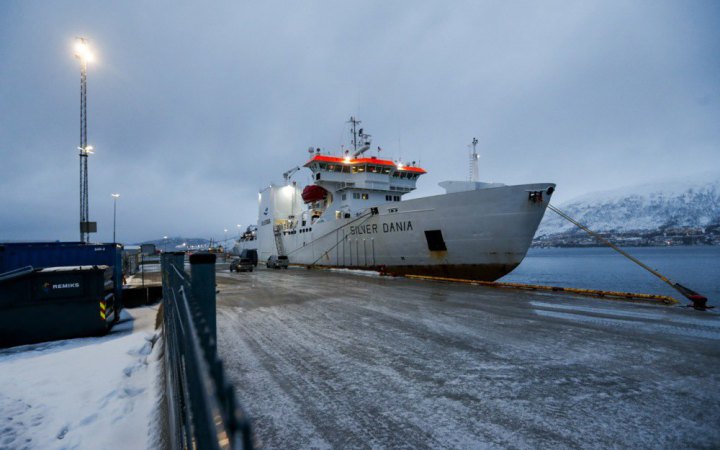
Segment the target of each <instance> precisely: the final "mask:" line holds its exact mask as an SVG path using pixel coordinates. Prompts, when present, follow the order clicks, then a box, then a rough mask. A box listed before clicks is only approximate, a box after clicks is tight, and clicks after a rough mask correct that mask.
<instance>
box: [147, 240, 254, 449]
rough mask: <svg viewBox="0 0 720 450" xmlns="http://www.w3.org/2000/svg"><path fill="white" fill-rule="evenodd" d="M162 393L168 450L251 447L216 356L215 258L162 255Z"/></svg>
mask: <svg viewBox="0 0 720 450" xmlns="http://www.w3.org/2000/svg"><path fill="white" fill-rule="evenodd" d="M161 264H162V284H163V326H164V356H163V358H164V361H163V363H164V365H165V391H166V392H165V394H166V397H167V404H166V406H167V408H166V409H167V416H168V434H169V436H168V439H169V441H170V442H169V446H170V448H172V449H203V450H205V449H252V448H253V444H252V432H251V429H250V421H249V419H248V417H247V415H246V414H245V413H244V411H243V410H242V409H241V408H240V406H239V405H238V403H237V400H236V398H235V388H234V387H233V385H232V384H231V383H230V382H229V381H228V380H227V378H226V375H225V373H224V370H223V367H222V362H221V361H220V359H219V358H218V355H217V339H216V337H217V329H216V321H215V255H213V254H209V253H208V254H206V253H196V254H193V255H191V256H190V277H188V276H187V273H186V272H185V270H184V266H185V255H184V254H183V253H164V254H163V255H162V260H161Z"/></svg>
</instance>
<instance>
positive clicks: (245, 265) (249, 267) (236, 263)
mask: <svg viewBox="0 0 720 450" xmlns="http://www.w3.org/2000/svg"><path fill="white" fill-rule="evenodd" d="M253 268H255V266H254V265H253V262H252V260H251V259H250V258H242V257H241V258H235V259H233V260H232V261H231V262H230V272H232V271H233V270H234V271H236V272H252V271H253Z"/></svg>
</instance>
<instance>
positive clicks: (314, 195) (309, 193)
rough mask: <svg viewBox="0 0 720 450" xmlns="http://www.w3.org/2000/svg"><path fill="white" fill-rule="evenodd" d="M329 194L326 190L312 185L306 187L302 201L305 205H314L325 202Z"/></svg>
mask: <svg viewBox="0 0 720 450" xmlns="http://www.w3.org/2000/svg"><path fill="white" fill-rule="evenodd" d="M327 194H328V192H327V191H326V190H325V188H323V187H320V186H317V185H315V184H311V185H309V186H305V189H303V191H302V199H303V201H304V202H305V203H312V202H317V201H319V200H323V199H324V198H325V197H327Z"/></svg>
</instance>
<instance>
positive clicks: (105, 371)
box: [0, 307, 160, 450]
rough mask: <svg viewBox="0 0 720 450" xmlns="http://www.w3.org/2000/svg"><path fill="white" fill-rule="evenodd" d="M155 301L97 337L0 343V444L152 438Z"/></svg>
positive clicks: (80, 444) (106, 445)
mask: <svg viewBox="0 0 720 450" xmlns="http://www.w3.org/2000/svg"><path fill="white" fill-rule="evenodd" d="M156 314H157V307H145V308H138V309H133V310H125V311H123V314H122V316H121V321H120V323H119V324H117V325H116V326H115V327H114V328H113V329H112V331H111V332H110V333H109V334H108V335H106V336H103V337H97V338H81V339H68V340H63V341H54V342H48V343H42V344H34V345H25V346H20V347H13V348H9V349H0V449H3V450H4V449H116V448H123V449H146V448H151V447H154V446H155V439H156V438H155V433H153V432H152V427H153V424H154V423H155V411H156V404H157V397H158V393H157V388H156V384H155V383H156V381H157V377H158V370H159V362H158V361H156V357H157V355H158V351H157V350H158V348H159V347H160V346H159V345H155V348H153V343H154V342H155V341H156V339H157V334H156V333H155V330H154V326H155V316H156Z"/></svg>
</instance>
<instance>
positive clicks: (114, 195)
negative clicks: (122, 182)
mask: <svg viewBox="0 0 720 450" xmlns="http://www.w3.org/2000/svg"><path fill="white" fill-rule="evenodd" d="M110 195H112V198H113V244H114V243H115V242H117V241H116V240H115V223H116V221H115V219H116V217H117V199H119V198H120V194H110Z"/></svg>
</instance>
